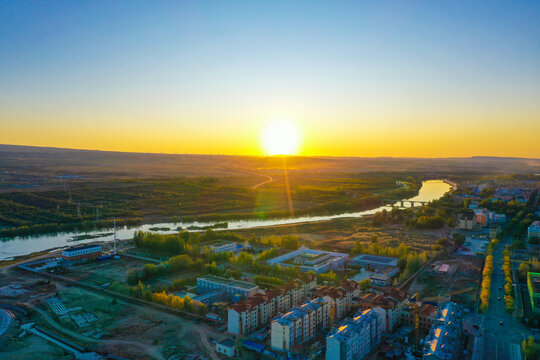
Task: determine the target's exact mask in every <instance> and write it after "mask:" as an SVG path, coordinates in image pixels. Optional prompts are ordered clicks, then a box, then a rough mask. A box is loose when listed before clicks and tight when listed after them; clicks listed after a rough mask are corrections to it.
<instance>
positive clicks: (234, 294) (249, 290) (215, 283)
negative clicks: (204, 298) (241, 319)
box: [197, 275, 259, 302]
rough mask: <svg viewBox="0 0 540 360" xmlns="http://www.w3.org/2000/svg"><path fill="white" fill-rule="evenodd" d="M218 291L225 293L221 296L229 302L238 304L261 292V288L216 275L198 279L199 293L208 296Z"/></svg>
mask: <svg viewBox="0 0 540 360" xmlns="http://www.w3.org/2000/svg"><path fill="white" fill-rule="evenodd" d="M216 290H221V291H223V292H224V293H223V294H221V295H219V296H220V297H222V298H223V299H228V301H232V302H237V301H240V300H245V299H247V298H249V297H250V296H253V295H255V294H256V293H258V292H259V287H258V286H257V285H255V284H253V283H250V282H247V281H240V280H234V279H227V278H224V277H220V276H215V275H206V276H202V277H199V278H197V293H199V294H206V293H211V292H214V291H216Z"/></svg>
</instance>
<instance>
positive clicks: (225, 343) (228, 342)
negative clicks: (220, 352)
mask: <svg viewBox="0 0 540 360" xmlns="http://www.w3.org/2000/svg"><path fill="white" fill-rule="evenodd" d="M219 343H220V344H221V345H223V346H226V347H229V348H232V347H233V346H234V341H232V340H231V339H225V340H221V341H220V342H219Z"/></svg>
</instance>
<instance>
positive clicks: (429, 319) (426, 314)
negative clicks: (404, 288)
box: [403, 303, 437, 330]
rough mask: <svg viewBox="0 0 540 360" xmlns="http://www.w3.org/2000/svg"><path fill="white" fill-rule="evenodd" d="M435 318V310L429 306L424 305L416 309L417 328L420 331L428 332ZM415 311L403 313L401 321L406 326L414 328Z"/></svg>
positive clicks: (410, 310)
mask: <svg viewBox="0 0 540 360" xmlns="http://www.w3.org/2000/svg"><path fill="white" fill-rule="evenodd" d="M436 317H437V308H436V307H435V306H433V305H431V304H427V303H424V304H422V305H421V306H420V308H419V309H418V326H419V328H420V330H429V329H431V327H432V326H433V321H434V320H435V319H436ZM414 318H415V310H414V309H412V308H409V309H408V310H405V311H404V313H403V321H404V323H405V324H407V325H413V326H414V320H415V319H414Z"/></svg>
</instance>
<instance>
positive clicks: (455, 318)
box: [422, 301, 463, 360]
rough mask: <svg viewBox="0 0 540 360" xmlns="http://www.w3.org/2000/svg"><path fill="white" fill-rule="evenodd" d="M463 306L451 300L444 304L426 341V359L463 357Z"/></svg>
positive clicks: (438, 359)
mask: <svg viewBox="0 0 540 360" xmlns="http://www.w3.org/2000/svg"><path fill="white" fill-rule="evenodd" d="M462 332H463V308H462V307H461V306H460V305H458V304H456V303H453V302H451V301H449V302H447V303H445V304H443V305H442V306H441V308H440V309H439V311H438V312H437V316H436V317H435V319H434V321H433V326H432V327H431V330H430V331H429V334H428V336H427V337H426V339H425V341H424V349H423V358H422V359H424V360H458V359H462V354H463V351H462V350H463V349H462V346H461V335H462Z"/></svg>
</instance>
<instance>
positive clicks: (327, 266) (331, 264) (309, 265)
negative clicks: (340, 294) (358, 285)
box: [266, 246, 349, 273]
mask: <svg viewBox="0 0 540 360" xmlns="http://www.w3.org/2000/svg"><path fill="white" fill-rule="evenodd" d="M348 259H349V255H348V254H344V253H337V252H331V251H323V250H316V249H308V248H306V247H304V246H302V247H301V248H300V249H298V250H294V251H291V252H289V253H287V254H284V255H281V256H278V257H275V258H273V259H270V260H268V261H267V262H266V263H267V264H268V265H280V266H297V267H298V268H300V270H301V271H304V272H307V271H315V272H316V273H323V272H328V271H330V270H337V269H343V268H344V266H345V262H346V261H347V260H348Z"/></svg>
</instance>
